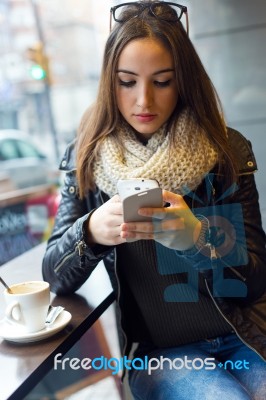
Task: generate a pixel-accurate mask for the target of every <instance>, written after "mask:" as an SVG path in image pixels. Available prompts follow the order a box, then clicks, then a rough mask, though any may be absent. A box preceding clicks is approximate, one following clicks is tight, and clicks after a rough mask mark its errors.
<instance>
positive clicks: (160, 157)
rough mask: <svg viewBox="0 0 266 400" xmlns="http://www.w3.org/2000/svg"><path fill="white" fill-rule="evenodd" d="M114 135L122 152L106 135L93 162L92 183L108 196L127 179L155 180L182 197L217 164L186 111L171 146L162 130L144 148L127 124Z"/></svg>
mask: <svg viewBox="0 0 266 400" xmlns="http://www.w3.org/2000/svg"><path fill="white" fill-rule="evenodd" d="M116 134H117V135H119V136H120V137H121V138H122V143H123V149H122V148H120V147H119V146H118V145H117V142H116V141H115V140H114V137H113V136H108V137H106V138H105V140H104V141H103V143H102V144H101V147H100V151H99V156H98V158H97V160H96V162H95V163H94V179H95V183H96V185H97V186H98V187H99V188H100V189H101V190H102V191H103V192H105V193H107V194H108V195H109V196H110V197H111V196H113V195H115V194H116V193H117V188H116V184H117V181H118V180H119V179H129V178H146V179H147V178H148V179H156V180H157V181H158V182H159V184H160V187H161V188H163V189H165V190H169V191H171V192H174V193H178V194H184V193H186V192H188V191H190V190H194V189H195V188H196V187H197V186H198V185H199V184H200V183H201V181H202V180H203V178H204V176H205V175H206V174H207V173H208V172H209V171H210V170H211V169H212V168H213V167H214V165H215V163H216V162H217V151H216V150H215V148H214V147H213V145H211V143H210V141H209V140H208V138H207V137H206V135H205V134H204V132H203V131H202V129H200V127H199V126H198V125H197V124H196V122H195V121H194V119H193V118H192V117H191V116H189V114H188V112H187V111H183V112H182V113H181V114H180V116H179V118H178V121H177V124H176V128H175V141H174V145H171V146H170V138H169V133H166V132H165V127H161V128H160V129H159V130H158V131H157V132H155V133H154V134H153V135H152V137H151V138H150V139H149V140H148V142H147V144H146V145H145V144H143V143H142V142H140V141H139V140H138V138H137V136H136V134H135V131H134V130H133V129H132V128H131V127H130V126H129V125H123V126H121V127H120V128H119V129H118V131H117V133H116ZM170 147H171V149H170ZM169 150H170V151H169Z"/></svg>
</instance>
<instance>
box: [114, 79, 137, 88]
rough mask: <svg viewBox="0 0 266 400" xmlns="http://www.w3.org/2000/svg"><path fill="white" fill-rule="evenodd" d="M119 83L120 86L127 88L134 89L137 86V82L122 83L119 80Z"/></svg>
mask: <svg viewBox="0 0 266 400" xmlns="http://www.w3.org/2000/svg"><path fill="white" fill-rule="evenodd" d="M118 83H119V85H120V86H125V87H132V86H134V85H135V83H136V82H135V81H122V79H119V80H118Z"/></svg>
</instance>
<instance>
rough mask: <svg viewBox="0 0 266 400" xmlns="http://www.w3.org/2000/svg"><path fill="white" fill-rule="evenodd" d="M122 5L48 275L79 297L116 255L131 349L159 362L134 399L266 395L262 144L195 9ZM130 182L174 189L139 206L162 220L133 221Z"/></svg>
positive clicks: (70, 162) (72, 170)
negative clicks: (193, 34)
mask: <svg viewBox="0 0 266 400" xmlns="http://www.w3.org/2000/svg"><path fill="white" fill-rule="evenodd" d="M111 13H112V16H113V18H114V19H115V21H116V24H115V26H114V28H113V30H112V31H111V33H110V36H109V38H108V40H107V43H106V48H105V53H104V60H103V69H102V75H101V78H100V84H99V93H98V97H97V99H96V102H95V104H94V105H93V106H92V107H91V108H90V109H89V110H88V111H87V112H86V114H85V116H84V118H83V120H82V122H81V126H80V130H79V134H78V138H77V141H76V142H75V143H73V144H71V145H70V146H69V147H68V149H67V151H66V154H65V156H64V159H63V161H62V163H61V169H63V170H65V171H66V179H65V186H64V187H63V190H62V200H61V204H60V207H59V210H58V214H57V218H56V221H55V227H54V231H53V234H52V236H51V238H50V240H49V242H48V246H47V251H46V254H45V257H44V261H43V276H44V279H46V280H48V281H49V282H50V283H51V287H52V290H53V291H55V292H56V293H58V294H68V293H72V292H74V291H75V290H77V289H78V288H79V287H80V286H81V285H82V284H83V283H84V281H85V280H86V279H87V278H88V277H89V275H90V274H91V272H92V271H93V269H94V268H95V267H96V266H97V264H98V262H99V261H100V260H104V262H105V266H106V268H107V270H108V272H109V275H110V279H111V281H112V283H113V286H114V288H115V290H116V292H117V301H118V305H119V311H120V314H121V318H119V320H118V324H119V333H120V334H121V344H122V351H123V354H126V355H128V353H129V351H130V349H131V346H132V344H133V343H138V347H137V350H136V352H135V354H134V357H135V358H138V359H142V358H143V357H145V356H148V358H149V360H150V370H149V371H147V370H145V369H144V370H141V369H140V368H131V370H130V371H129V383H130V387H131V390H132V393H133V396H134V398H136V399H153V400H154V399H167V400H168V399H188V398H190V399H193V400H197V399H205V398H211V399H212V400H215V399H223V400H226V399H230V400H232V399H235V400H236V399H239V400H240V399H241V400H243V399H262V398H264V396H265V390H266V388H265V382H266V379H265V378H266V369H265V357H266V351H265V348H266V346H265V345H266V337H265V334H266V324H265V315H266V311H265V306H266V302H265V297H263V295H264V293H265V290H266V251H265V234H264V232H263V230H262V227H261V216H260V210H259V205H258V194H257V190H256V186H255V183H254V176H253V173H254V171H255V170H256V162H255V159H254V156H253V153H252V150H251V148H250V144H249V142H247V141H246V139H245V138H244V137H243V136H242V135H241V134H240V133H238V132H236V131H234V130H232V129H227V128H226V126H225V122H224V118H223V115H222V111H221V107H220V105H219V101H218V98H217V95H216V93H215V89H214V88H213V86H212V83H211V82H210V79H209V77H208V76H207V74H206V72H205V70H204V68H203V66H202V64H201V62H200V60H199V58H198V56H197V54H196V52H195V49H194V48H193V45H192V43H191V42H190V40H189V38H188V35H187V33H186V32H185V30H184V28H183V26H182V24H181V22H180V18H181V16H182V14H183V13H185V14H186V7H183V6H179V5H175V4H174V3H170V4H169V3H167V2H152V1H143V2H138V3H127V5H125V6H123V5H122V6H117V7H113V8H112V9H111ZM127 178H152V179H156V180H157V181H158V182H159V184H160V186H161V187H162V189H163V200H164V204H165V206H164V207H163V208H159V209H158V208H145V209H141V210H139V214H140V215H143V216H149V217H151V219H150V221H151V222H137V223H136V222H134V221H133V222H130V223H124V222H123V212H122V203H121V201H120V199H119V196H118V195H117V188H116V184H117V181H118V179H127ZM139 362H140V360H139ZM229 364H230V368H229V367H228V365H229ZM206 383H207V384H206ZM208 396H209V397H208Z"/></svg>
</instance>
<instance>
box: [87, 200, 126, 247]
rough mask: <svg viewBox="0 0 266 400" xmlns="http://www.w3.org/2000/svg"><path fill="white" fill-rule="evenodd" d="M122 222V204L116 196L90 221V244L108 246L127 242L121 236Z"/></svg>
mask: <svg viewBox="0 0 266 400" xmlns="http://www.w3.org/2000/svg"><path fill="white" fill-rule="evenodd" d="M122 222H123V210H122V203H121V201H120V199H119V196H118V195H115V196H114V197H112V198H111V199H110V200H108V201H107V202H106V203H104V204H103V205H102V206H101V207H99V208H97V210H95V211H94V212H93V213H92V215H91V217H90V219H89V221H88V238H89V242H90V243H91V244H96V243H98V244H103V245H107V246H114V245H117V244H121V243H124V242H125V241H126V240H125V239H124V238H122V237H121V235H120V233H121V224H122Z"/></svg>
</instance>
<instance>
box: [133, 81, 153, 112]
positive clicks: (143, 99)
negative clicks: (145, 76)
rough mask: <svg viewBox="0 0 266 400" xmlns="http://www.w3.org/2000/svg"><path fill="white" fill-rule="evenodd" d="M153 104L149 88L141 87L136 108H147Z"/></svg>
mask: <svg viewBox="0 0 266 400" xmlns="http://www.w3.org/2000/svg"><path fill="white" fill-rule="evenodd" d="M152 103H153V92H152V88H150V87H149V86H146V85H145V86H143V87H141V88H140V90H139V93H138V97H137V106H138V107H141V108H142V109H146V108H149V107H150V106H151V105H152Z"/></svg>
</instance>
